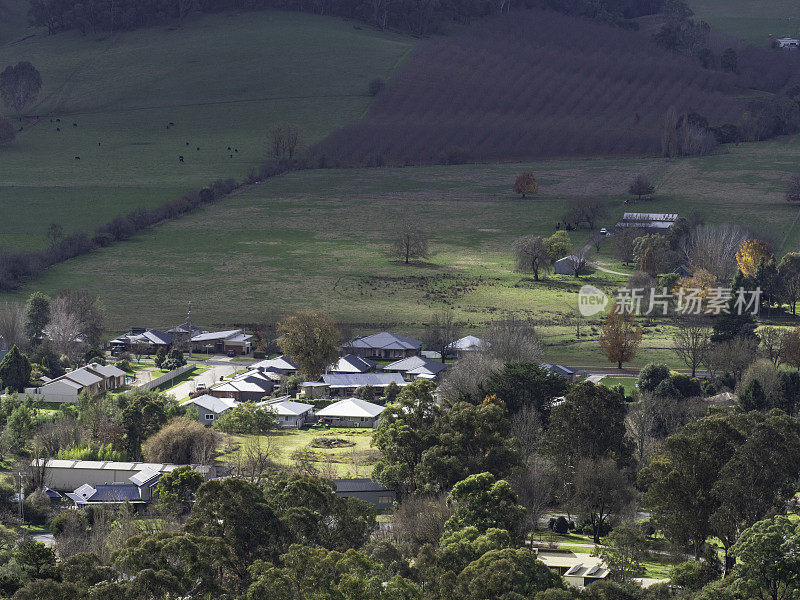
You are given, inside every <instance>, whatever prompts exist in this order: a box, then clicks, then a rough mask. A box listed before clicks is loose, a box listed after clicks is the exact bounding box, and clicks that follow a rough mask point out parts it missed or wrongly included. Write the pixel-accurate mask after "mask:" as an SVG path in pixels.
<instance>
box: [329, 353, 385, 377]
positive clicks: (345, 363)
mask: <svg viewBox="0 0 800 600" xmlns="http://www.w3.org/2000/svg"><path fill="white" fill-rule="evenodd" d="M376 365H377V363H376V362H375V361H372V360H368V359H366V358H361V357H360V356H356V355H355V354H346V355H345V356H342V357H341V358H340V359H339V360H338V361H337V362H336V363H334V364H332V365H330V366H328V372H329V373H370V372H372V371H374V370H375V367H376Z"/></svg>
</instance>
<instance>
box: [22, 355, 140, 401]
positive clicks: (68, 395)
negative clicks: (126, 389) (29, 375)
mask: <svg viewBox="0 0 800 600" xmlns="http://www.w3.org/2000/svg"><path fill="white" fill-rule="evenodd" d="M123 385H125V371H123V370H122V369H119V368H117V367H115V366H113V365H101V364H98V363H90V364H88V365H86V366H85V367H81V368H80V369H75V370H73V371H68V372H67V373H65V374H64V375H61V376H60V377H56V378H54V379H50V380H48V381H47V382H46V383H45V384H44V385H42V386H39V387H31V388H25V395H29V396H33V397H34V398H35V399H37V400H41V401H43V402H75V401H76V400H77V399H78V396H79V395H80V394H83V393H87V394H90V395H94V394H101V393H103V392H106V391H108V390H113V389H116V388H119V387H122V386H123Z"/></svg>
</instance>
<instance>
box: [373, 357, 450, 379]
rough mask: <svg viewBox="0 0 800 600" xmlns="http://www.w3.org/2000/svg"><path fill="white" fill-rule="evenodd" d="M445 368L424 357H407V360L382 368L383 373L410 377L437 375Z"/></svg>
mask: <svg viewBox="0 0 800 600" xmlns="http://www.w3.org/2000/svg"><path fill="white" fill-rule="evenodd" d="M446 368H447V365H446V364H444V363H442V362H439V361H434V360H430V359H428V358H425V357H424V356H409V357H408V358H403V359H401V360H398V361H395V362H393V363H389V364H388V365H386V366H385V367H382V369H383V370H384V371H390V372H391V371H395V372H399V373H411V374H412V375H423V374H431V375H437V374H438V373H440V372H441V371H443V370H444V369H446Z"/></svg>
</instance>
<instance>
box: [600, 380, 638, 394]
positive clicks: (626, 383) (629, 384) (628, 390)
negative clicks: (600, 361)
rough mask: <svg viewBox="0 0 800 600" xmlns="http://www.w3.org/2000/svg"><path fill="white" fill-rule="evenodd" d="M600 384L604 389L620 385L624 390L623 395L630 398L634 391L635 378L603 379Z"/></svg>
mask: <svg viewBox="0 0 800 600" xmlns="http://www.w3.org/2000/svg"><path fill="white" fill-rule="evenodd" d="M600 383H601V384H602V385H604V386H606V387H616V386H618V385H621V386H622V387H624V388H625V395H626V396H630V395H631V394H633V392H634V391H635V390H636V377H614V376H608V377H603V378H602V379H601V380H600Z"/></svg>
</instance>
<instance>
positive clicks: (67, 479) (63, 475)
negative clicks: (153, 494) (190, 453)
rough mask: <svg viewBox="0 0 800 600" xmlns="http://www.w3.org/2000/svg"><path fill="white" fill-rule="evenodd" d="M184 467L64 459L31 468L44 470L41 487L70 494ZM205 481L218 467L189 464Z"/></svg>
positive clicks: (35, 462) (37, 463)
mask: <svg viewBox="0 0 800 600" xmlns="http://www.w3.org/2000/svg"><path fill="white" fill-rule="evenodd" d="M181 466H184V465H173V464H164V463H145V462H117V461H111V460H65V459H58V458H46V459H34V460H32V461H31V467H33V468H37V469H42V470H43V471H44V484H45V485H46V486H48V487H49V488H51V489H53V490H58V491H60V492H71V491H74V490H75V489H76V488H78V487H79V486H81V485H83V484H84V483H88V484H90V485H91V486H96V485H101V484H106V483H114V482H120V481H123V482H124V481H128V480H129V478H130V477H132V476H134V475H136V474H137V473H139V472H141V471H143V470H145V469H149V470H151V471H156V472H158V473H167V472H169V471H172V470H173V469H177V468H178V467H181ZM190 466H191V467H192V468H193V469H194V470H195V471H197V472H199V473H201V474H202V475H203V476H204V477H205V478H206V479H211V478H214V477H216V476H217V469H218V468H217V467H214V466H213V465H211V466H206V465H190Z"/></svg>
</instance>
